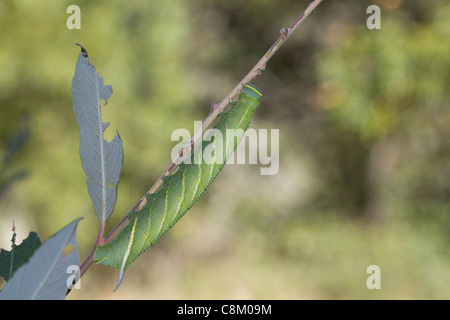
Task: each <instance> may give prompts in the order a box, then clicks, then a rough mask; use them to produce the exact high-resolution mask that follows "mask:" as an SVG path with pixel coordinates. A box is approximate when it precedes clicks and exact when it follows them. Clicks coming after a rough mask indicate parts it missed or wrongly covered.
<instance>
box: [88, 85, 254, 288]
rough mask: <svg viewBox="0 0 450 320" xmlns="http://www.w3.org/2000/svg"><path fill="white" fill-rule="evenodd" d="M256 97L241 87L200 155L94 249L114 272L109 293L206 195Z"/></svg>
mask: <svg viewBox="0 0 450 320" xmlns="http://www.w3.org/2000/svg"><path fill="white" fill-rule="evenodd" d="M261 97H262V93H261V91H260V90H259V89H258V88H257V87H256V86H254V85H251V84H248V83H247V84H244V85H243V88H242V92H241V93H240V94H239V96H238V99H237V101H235V102H232V103H231V107H230V110H229V111H226V112H223V113H222V114H221V116H220V118H219V121H218V122H217V124H216V125H215V126H214V128H213V130H211V132H210V134H209V135H208V136H207V138H205V139H204V140H203V142H202V145H201V146H199V148H201V150H202V152H201V153H199V152H195V151H194V152H192V153H191V158H190V162H187V163H188V164H187V163H185V162H182V163H181V164H180V165H179V167H178V170H177V171H176V172H175V173H172V174H170V175H168V176H165V177H164V178H163V184H162V187H161V188H160V189H159V190H158V191H156V192H155V193H153V194H147V195H146V204H145V206H144V207H143V208H141V209H140V210H138V211H130V212H129V213H128V218H129V222H128V225H127V226H126V227H125V228H124V229H123V230H122V231H121V232H120V233H119V235H118V236H117V237H116V238H115V239H114V240H113V241H111V242H110V243H108V244H106V245H104V246H98V247H97V248H95V253H94V261H95V262H97V263H99V264H103V265H107V266H110V267H113V268H115V269H117V270H118V271H119V280H118V282H117V285H116V288H115V289H114V290H116V289H117V288H118V287H119V285H120V283H121V281H122V278H123V275H124V272H125V270H126V269H127V268H128V267H129V266H130V265H131V263H132V262H133V261H134V260H136V259H137V257H138V256H139V255H141V254H142V253H143V252H144V251H146V250H147V249H148V248H149V247H150V246H152V245H153V244H154V243H155V242H156V241H158V239H159V238H160V237H161V236H162V235H163V234H164V233H165V232H167V231H168V230H169V229H170V228H171V227H173V225H174V224H175V223H176V222H177V221H178V220H179V219H180V218H181V217H182V216H183V215H184V214H185V213H186V212H187V211H188V210H189V209H190V208H191V207H192V206H193V205H194V203H195V202H196V201H197V200H198V199H199V198H200V197H201V195H202V194H203V193H204V192H205V191H206V189H208V187H209V185H210V184H211V183H212V182H213V180H214V179H215V177H216V176H217V175H218V174H219V172H220V171H221V170H222V168H223V166H224V164H225V163H226V161H227V160H228V158H229V157H230V156H231V155H232V153H233V152H234V150H235V149H236V147H237V145H238V143H239V142H240V141H241V139H242V137H243V136H244V134H245V132H246V131H247V129H248V126H249V124H250V121H251V119H252V117H253V113H254V112H255V109H256V107H257V106H258V105H259V99H260V98H261ZM214 129H215V130H214ZM219 133H220V134H219ZM205 152H207V153H208V154H209V155H210V159H209V160H208V161H203V159H200V158H199V157H201V156H202V155H203V154H204V153H205Z"/></svg>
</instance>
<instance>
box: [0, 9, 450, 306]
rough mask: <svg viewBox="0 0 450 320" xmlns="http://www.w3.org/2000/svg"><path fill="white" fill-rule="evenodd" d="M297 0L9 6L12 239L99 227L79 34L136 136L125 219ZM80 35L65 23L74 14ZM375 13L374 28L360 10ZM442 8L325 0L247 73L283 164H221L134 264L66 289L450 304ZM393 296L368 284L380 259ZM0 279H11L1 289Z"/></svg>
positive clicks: (126, 136)
mask: <svg viewBox="0 0 450 320" xmlns="http://www.w3.org/2000/svg"><path fill="white" fill-rule="evenodd" d="M308 3H309V2H308V1H298V0H295V1H294V0H279V1H266V0H247V1H235V0H229V1H220V0H208V1H205V0H193V1H181V0H174V1H163V0H153V1H143V0H141V1H138V0H131V1H126V2H125V1H116V0H115V1H111V0H109V1H104V0H103V1H95V2H94V1H87V0H86V1H76V0H72V1H50V0H41V1H32V0H3V1H1V2H0V43H1V45H0V66H1V69H0V247H3V248H6V249H8V248H10V239H11V228H12V224H13V221H14V224H15V227H16V232H17V234H18V235H17V241H19V242H20V241H21V239H23V238H24V237H26V235H27V234H28V232H29V231H30V230H34V231H36V232H37V233H38V234H39V236H40V237H41V239H42V240H45V239H47V238H48V237H50V236H51V235H52V234H54V233H55V232H57V231H58V230H59V229H61V228H62V227H63V226H65V225H67V224H68V223H69V222H71V221H72V220H74V219H76V218H78V217H84V220H82V221H81V222H80V224H79V227H78V232H77V239H78V244H79V255H80V260H82V259H84V257H86V255H87V254H88V253H89V251H90V249H91V247H92V244H93V242H94V241H95V238H96V234H97V230H98V221H97V217H96V215H95V213H94V210H93V206H92V204H91V202H90V199H89V196H88V193H87V188H86V184H85V174H84V172H83V170H82V168H81V162H80V157H79V150H78V148H79V132H78V125H77V123H76V121H75V116H74V113H73V111H72V94H71V81H72V77H73V74H74V71H75V62H76V59H77V56H78V54H79V47H77V46H75V43H77V42H78V43H81V44H82V45H83V46H84V47H85V48H86V49H87V50H88V52H89V55H90V59H91V62H92V63H93V64H94V65H95V66H96V68H97V71H98V72H99V73H100V75H101V76H102V77H103V78H104V81H105V83H107V84H112V86H113V91H114V92H113V95H112V96H111V98H110V100H109V103H108V105H107V107H106V108H105V109H104V111H103V113H104V120H108V121H110V122H111V126H110V128H109V129H108V131H107V135H109V136H112V135H113V134H114V133H115V130H117V131H118V132H119V133H120V136H121V138H122V140H123V144H124V156H125V157H124V166H123V170H122V174H121V180H120V184H119V188H118V201H117V204H116V207H115V212H114V214H113V215H112V217H111V218H110V220H109V221H108V228H111V227H112V226H114V225H115V223H117V222H118V221H119V220H120V219H121V218H122V217H123V216H124V215H125V214H126V212H128V210H130V209H131V208H132V207H133V206H134V204H135V203H136V202H137V201H138V199H139V198H140V197H141V196H142V195H143V194H144V193H145V192H146V191H147V190H148V189H149V187H150V186H151V185H152V184H153V182H154V181H155V180H156V179H157V178H158V177H159V175H160V174H161V173H162V172H163V171H164V169H165V168H166V167H167V166H168V165H169V163H170V152H171V150H172V148H173V146H174V145H175V144H176V143H177V142H172V141H170V136H171V133H172V131H173V130H174V129H177V128H186V129H189V130H190V131H191V132H192V131H193V121H194V120H203V119H204V118H205V117H206V115H207V113H208V112H209V107H210V105H211V103H212V102H218V101H220V100H222V98H223V97H224V96H225V95H226V94H227V93H228V92H229V91H230V90H231V89H232V88H233V87H234V86H235V85H236V83H237V82H238V81H239V80H240V79H241V78H242V77H243V76H244V75H245V74H246V73H247V72H248V71H249V70H250V68H251V67H252V66H253V65H254V64H255V63H256V61H257V60H258V59H259V58H260V57H261V56H262V55H263V54H264V53H265V52H266V50H267V49H268V48H269V47H270V46H271V44H272V43H273V42H274V40H275V39H276V38H277V37H278V35H279V30H280V28H282V27H285V26H288V25H290V24H291V23H292V22H293V21H294V20H295V19H296V17H297V16H298V15H299V14H300V13H301V12H302V11H303V10H304V9H305V8H306V6H307V4H308ZM71 4H76V5H78V6H80V8H81V29H80V30H69V29H68V28H67V27H66V20H67V19H68V17H69V16H70V14H67V13H66V9H67V7H68V6H69V5H71ZM371 4H376V5H378V6H380V8H381V29H380V30H369V29H368V28H367V27H366V20H367V18H368V17H369V15H368V14H367V13H366V9H367V7H368V6H369V5H371ZM449 16H450V3H448V1H445V0H434V1H418V0H416V1H414V0H374V1H350V0H348V1H331V0H324V1H323V2H322V4H321V5H320V6H319V8H318V9H317V10H316V11H315V12H314V13H313V14H312V15H311V16H310V17H309V18H308V19H307V20H306V21H305V22H304V23H303V24H302V26H301V27H300V29H299V30H297V31H296V33H295V34H294V35H293V36H292V37H291V38H290V39H289V40H288V41H287V42H286V43H285V45H284V46H283V47H282V48H281V49H280V50H279V52H278V53H277V54H276V55H275V56H274V57H273V58H272V60H271V61H270V62H269V64H268V66H267V69H266V72H265V73H264V74H263V76H260V77H258V78H257V79H255V81H254V83H255V84H256V85H258V86H259V87H260V88H261V90H262V91H263V93H264V97H263V99H262V104H261V107H260V108H259V109H258V111H257V113H256V115H255V118H254V121H253V122H252V127H253V128H255V129H259V128H262V129H268V130H270V129H279V130H280V139H279V150H280V167H279V171H278V174H276V175H273V176H262V175H260V167H261V166H262V165H230V166H227V167H226V168H225V169H224V170H223V172H222V173H221V175H219V177H218V178H217V180H216V181H215V183H214V184H213V185H212V186H211V188H210V189H209V190H208V192H207V193H206V194H205V195H204V196H203V197H202V199H201V200H200V201H199V202H198V203H197V204H196V205H195V206H194V208H193V209H192V210H191V211H190V212H189V213H188V214H187V215H186V216H184V217H183V218H182V219H181V220H180V221H179V222H178V223H177V224H176V226H175V227H174V228H173V229H171V230H170V231H169V232H168V233H167V234H166V235H165V236H164V237H163V238H161V240H160V241H159V242H158V243H157V244H156V245H155V246H154V247H153V248H152V249H151V250H149V251H147V252H146V253H145V254H144V255H143V256H141V257H140V258H139V259H138V260H137V262H135V263H134V264H133V265H132V266H131V268H130V269H129V270H128V271H127V273H126V274H125V278H124V282H123V283H122V285H121V287H120V289H119V290H118V291H117V292H116V293H112V289H113V287H114V284H115V281H116V279H117V272H116V271H115V270H113V269H109V268H106V267H103V266H97V265H94V266H92V267H91V268H90V269H89V271H88V272H87V273H86V275H85V276H84V277H83V278H82V281H81V290H76V291H73V292H72V293H71V294H70V295H69V297H68V298H69V299H110V298H113V299H219V298H220V299H449V298H450V251H449V245H450V233H449V230H450V212H449V209H450V206H449V205H450V109H449V103H450V90H449V89H450V19H449V18H448V17H449ZM373 264H375V265H378V266H379V267H380V269H381V289H380V290H369V289H368V288H367V287H366V280H367V278H368V277H369V274H367V273H366V269H367V267H368V266H369V265H373ZM0 285H1V284H0Z"/></svg>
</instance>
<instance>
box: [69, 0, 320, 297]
mask: <svg viewBox="0 0 450 320" xmlns="http://www.w3.org/2000/svg"><path fill="white" fill-rule="evenodd" d="M321 2H322V0H315V1H313V2H311V3H310V4H309V5H308V7H307V8H306V10H305V11H304V12H303V13H302V14H301V15H300V16H299V17H298V18H297V20H295V21H294V23H293V24H292V25H291V26H290V27H289V28H283V29H281V30H280V37H279V38H278V39H277V40H276V41H275V43H274V44H273V45H272V46H271V47H270V49H269V50H268V51H267V52H266V54H265V55H264V56H263V57H262V58H261V59H260V60H259V61H258V63H256V64H255V66H254V67H253V68H252V69H251V70H250V72H249V73H247V75H246V76H245V77H244V78H243V79H242V80H241V81H240V82H239V83H238V85H237V86H236V87H234V89H233V90H231V91H230V93H228V95H227V96H226V97H225V98H224V99H223V100H222V101H221V102H220V103H219V104H213V105H212V106H211V110H210V112H209V114H208V116H207V117H206V119H205V120H204V121H203V123H202V126H201V127H200V128H199V129H198V130H197V131H196V132H195V133H194V135H193V136H192V138H191V142H190V143H189V144H188V145H187V146H186V147H185V148H183V149H182V150H181V151H180V153H179V154H178V157H177V159H175V161H173V162H172V163H171V164H170V165H169V167H168V168H167V169H166V170H165V171H164V173H163V174H162V175H161V176H160V177H159V178H158V180H156V182H155V183H154V184H153V186H152V187H151V188H150V189H149V190H148V191H147V193H146V194H151V193H154V192H155V191H156V190H158V188H159V187H160V186H161V185H162V183H163V180H162V179H163V177H164V176H166V175H167V174H169V173H170V172H171V171H172V170H173V169H174V168H175V167H176V166H177V165H178V164H179V163H180V162H181V159H182V158H183V157H184V156H185V155H186V154H189V153H190V152H191V150H192V148H193V146H194V145H195V143H196V142H198V141H200V140H201V137H202V136H203V133H204V132H205V130H206V129H207V128H208V127H209V126H211V124H212V123H213V122H214V121H215V120H216V119H217V117H218V116H219V115H220V114H221V113H222V111H223V109H224V108H225V107H226V106H227V105H228V104H229V103H230V101H232V100H233V99H234V98H235V97H236V96H237V94H238V93H239V92H240V91H241V89H242V85H243V84H245V83H248V82H251V81H252V80H253V79H254V78H255V77H256V76H257V75H259V74H261V72H262V71H263V70H264V69H265V68H266V64H267V62H268V61H269V60H270V58H272V56H273V55H274V54H275V52H277V50H278V49H279V48H280V47H281V46H282V45H283V43H284V42H285V41H286V40H287V39H288V38H289V37H290V36H291V34H292V33H293V32H294V31H295V30H296V29H297V28H298V27H299V25H300V24H301V23H302V22H303V21H304V20H305V19H306V18H307V17H308V16H309V15H310V14H311V12H313V11H314V10H315V9H316V7H317V6H318V5H319V4H320V3H321ZM146 202H147V199H146V196H145V195H144V196H143V197H142V198H141V199H140V200H139V201H138V203H137V204H136V205H135V206H134V207H133V209H131V211H137V210H140V209H141V208H142V207H143V206H145V204H146ZM127 224H128V215H127V216H125V217H124V218H123V219H122V220H121V221H120V222H119V223H118V224H117V225H116V226H115V227H114V229H113V230H112V231H111V232H110V233H109V234H108V235H107V236H106V237H105V238H103V239H101V240H100V241H98V239H97V241H96V244H95V245H94V248H93V249H92V251H91V252H90V253H89V255H88V257H87V258H86V259H85V260H84V262H83V263H82V265H81V267H80V273H81V276H82V275H83V274H84V273H85V272H86V270H87V269H88V268H89V267H90V265H91V264H92V263H93V259H94V249H95V247H96V246H97V245H98V244H107V243H109V242H111V241H112V240H113V239H115V237H116V236H117V235H118V234H119V233H120V232H121V231H122V230H123V229H124V228H125V226H126V225H127ZM69 292H70V291H69Z"/></svg>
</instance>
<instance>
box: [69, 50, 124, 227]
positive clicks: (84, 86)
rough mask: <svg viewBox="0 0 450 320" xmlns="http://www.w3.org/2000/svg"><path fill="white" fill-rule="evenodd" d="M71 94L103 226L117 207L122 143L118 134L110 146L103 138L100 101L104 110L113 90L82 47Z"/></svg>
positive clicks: (90, 189) (83, 157) (84, 160)
mask: <svg viewBox="0 0 450 320" xmlns="http://www.w3.org/2000/svg"><path fill="white" fill-rule="evenodd" d="M80 47H81V46H80ZM72 94H73V110H74V112H75V116H76V119H77V122H78V126H79V127H80V156H81V162H82V165H83V169H84V171H85V172H86V184H87V188H88V192H89V196H90V197H91V200H92V203H93V205H94V208H95V211H96V212H97V216H98V218H99V220H100V223H101V224H102V225H104V223H105V221H106V220H107V219H108V217H109V216H110V215H111V213H112V211H113V209H114V205H115V204H116V198H117V184H118V182H119V176H120V171H121V169H122V161H123V150H122V140H121V139H120V137H119V135H118V134H116V136H115V137H114V138H113V139H112V140H111V141H110V142H108V141H106V140H105V138H104V135H103V133H104V131H105V130H106V128H107V127H108V126H109V122H103V120H102V106H101V101H102V100H103V101H105V104H104V106H105V105H106V104H107V103H108V99H109V97H110V96H111V94H112V87H111V86H110V85H106V86H105V85H104V83H103V79H102V77H101V76H100V75H99V74H98V73H97V72H96V71H95V67H94V66H93V65H92V64H91V62H90V61H89V56H88V54H87V52H86V50H85V49H84V48H83V47H81V52H80V54H79V56H78V60H77V64H76V68H75V75H74V77H73V81H72ZM104 106H103V107H104Z"/></svg>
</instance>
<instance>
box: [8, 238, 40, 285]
mask: <svg viewBox="0 0 450 320" xmlns="http://www.w3.org/2000/svg"><path fill="white" fill-rule="evenodd" d="M11 242H12V246H11V247H12V248H11V251H7V250H5V249H1V250H0V277H3V279H5V281H9V279H10V278H11V277H12V276H13V274H14V273H15V272H16V270H17V269H18V268H19V267H20V266H22V265H24V264H25V263H27V262H28V260H29V259H30V257H31V256H32V255H33V253H34V251H36V249H38V248H39V246H40V245H41V240H40V239H39V237H38V235H37V234H36V232H33V231H31V232H30V233H29V234H28V237H27V238H26V239H25V240H23V241H22V243H21V244H20V245H16V244H15V233H14V234H13V238H12V239H11Z"/></svg>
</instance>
